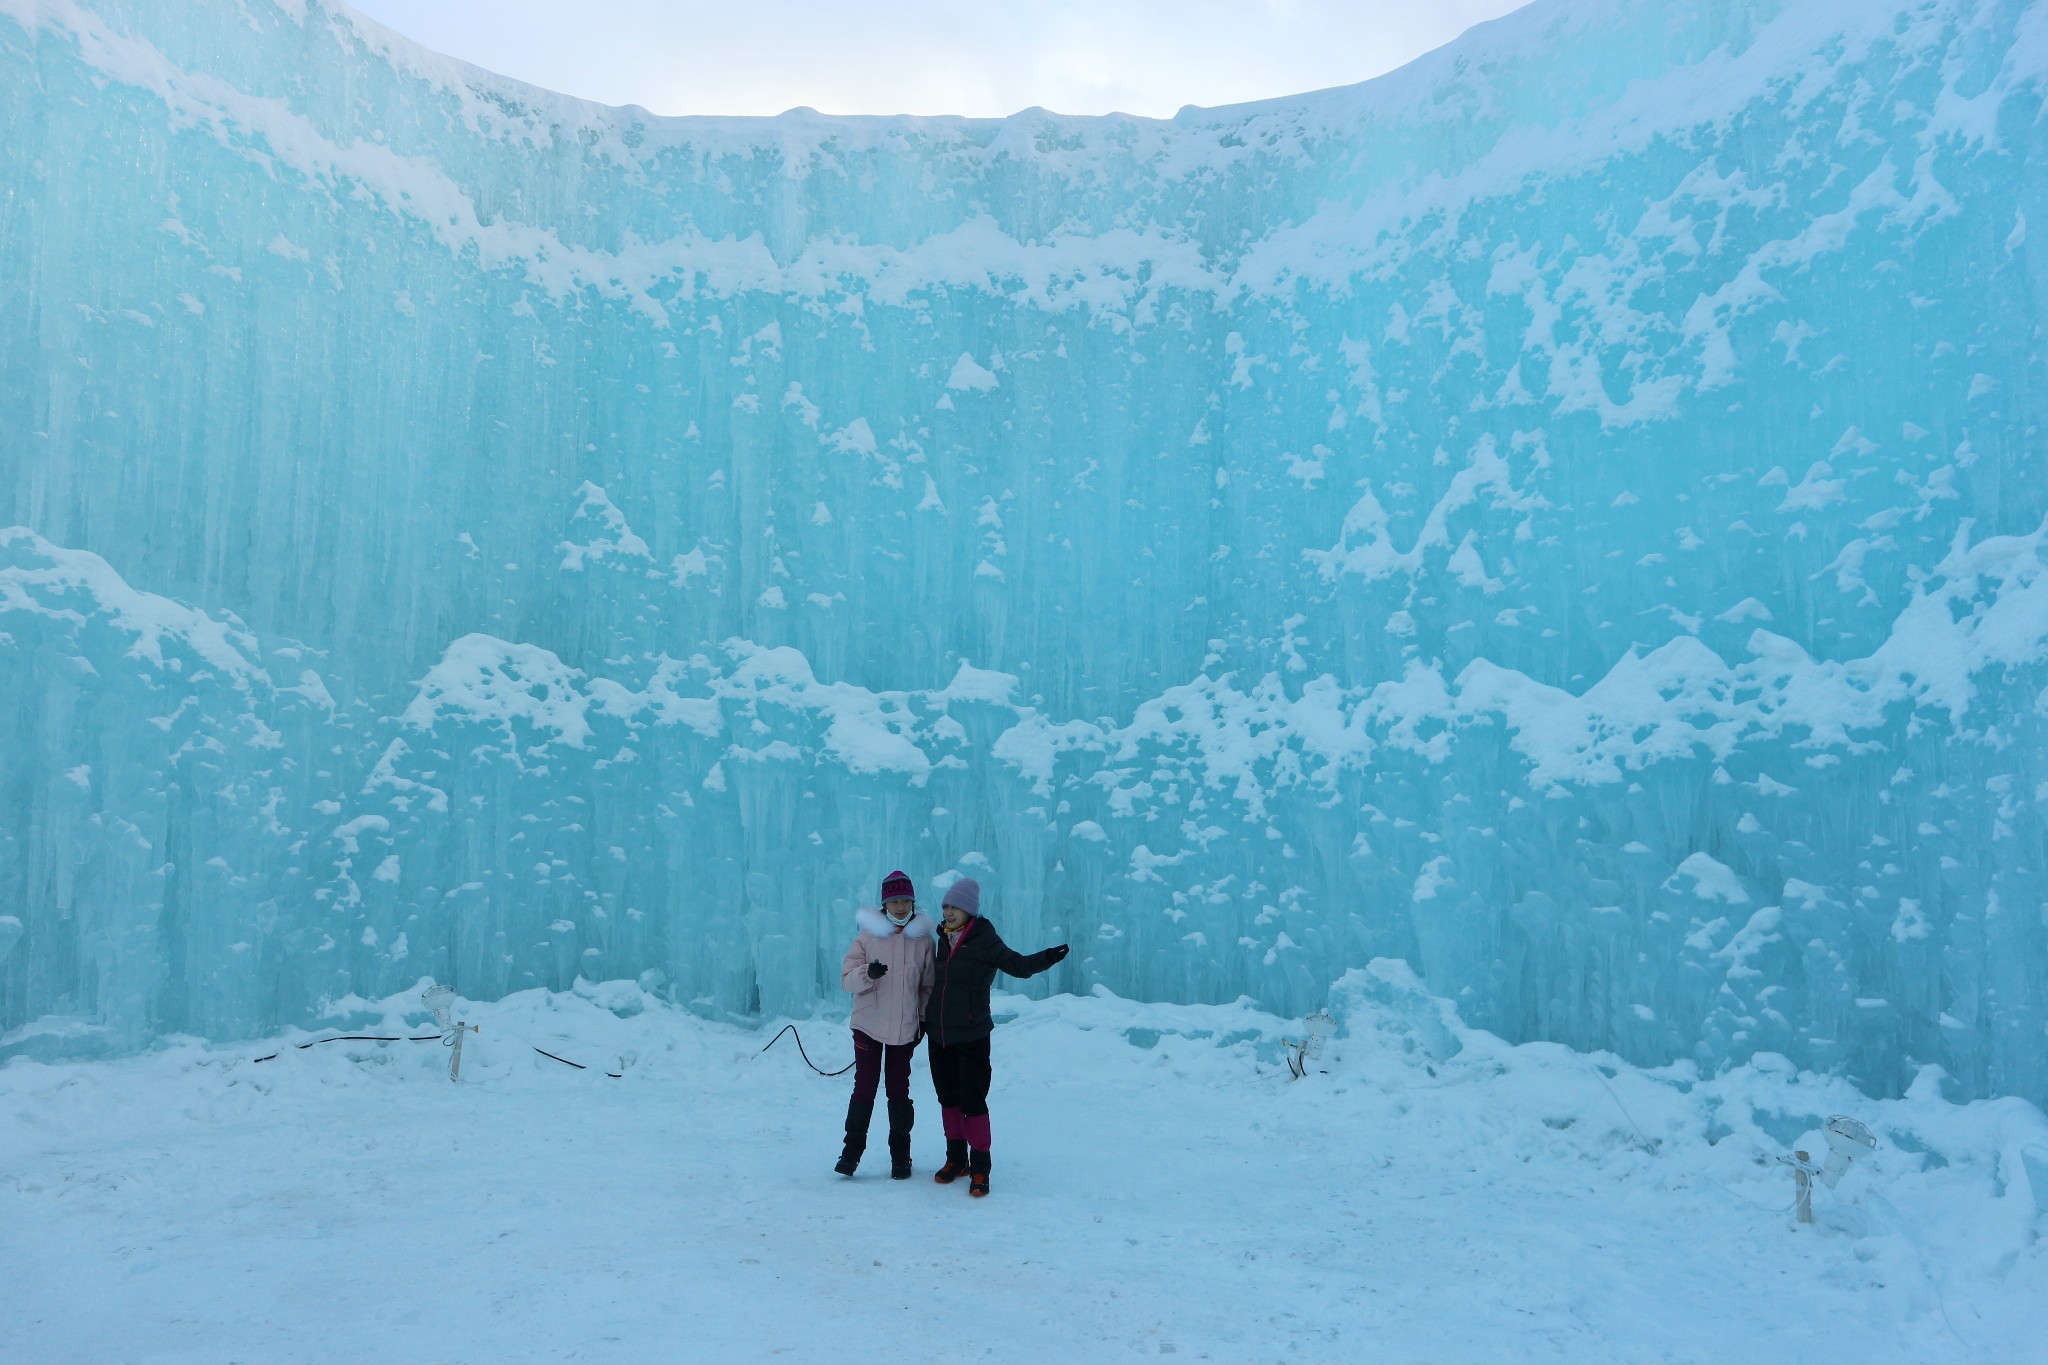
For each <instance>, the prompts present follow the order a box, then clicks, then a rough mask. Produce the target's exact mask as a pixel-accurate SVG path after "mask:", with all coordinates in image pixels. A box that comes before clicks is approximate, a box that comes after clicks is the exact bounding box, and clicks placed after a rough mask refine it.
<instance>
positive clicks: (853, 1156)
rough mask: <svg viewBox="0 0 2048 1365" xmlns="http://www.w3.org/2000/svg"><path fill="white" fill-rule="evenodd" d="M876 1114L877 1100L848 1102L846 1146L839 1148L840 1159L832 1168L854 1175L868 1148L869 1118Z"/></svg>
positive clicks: (842, 1173)
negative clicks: (861, 1157)
mask: <svg viewBox="0 0 2048 1365" xmlns="http://www.w3.org/2000/svg"><path fill="white" fill-rule="evenodd" d="M874 1114H875V1102H874V1101H873V1100H869V1101H868V1102H867V1103H866V1104H862V1103H861V1102H860V1101H859V1100H848V1101H847V1103H846V1146H844V1147H842V1148H841V1149H840V1150H839V1160H838V1161H837V1162H836V1163H834V1165H833V1167H832V1169H833V1170H835V1171H837V1172H839V1174H841V1175H852V1174H853V1173H854V1170H855V1169H856V1168H857V1167H859V1165H860V1154H861V1153H862V1152H865V1151H866V1150H867V1149H868V1120H869V1119H871V1118H873V1117H874Z"/></svg>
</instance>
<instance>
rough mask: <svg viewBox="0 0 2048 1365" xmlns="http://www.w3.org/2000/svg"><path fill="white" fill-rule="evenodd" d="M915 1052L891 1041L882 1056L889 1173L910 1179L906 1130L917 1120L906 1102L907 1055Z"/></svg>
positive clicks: (907, 1097) (894, 1176)
mask: <svg viewBox="0 0 2048 1365" xmlns="http://www.w3.org/2000/svg"><path fill="white" fill-rule="evenodd" d="M916 1051H917V1048H916V1047H915V1046H914V1045H912V1044H910V1043H901V1044H895V1045H892V1046H891V1047H889V1048H888V1050H887V1052H886V1054H885V1055H884V1057H883V1059H882V1071H883V1075H884V1076H885V1077H886V1078H887V1087H888V1094H889V1174H890V1176H891V1177H892V1178H894V1179H896V1180H908V1179H909V1178H910V1129H911V1127H912V1125H913V1124H915V1123H916V1122H917V1110H916V1109H915V1108H914V1107H913V1106H912V1105H911V1103H910V1058H911V1054H913V1053H915V1052H916Z"/></svg>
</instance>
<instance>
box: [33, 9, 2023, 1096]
mask: <svg viewBox="0 0 2048 1365" xmlns="http://www.w3.org/2000/svg"><path fill="white" fill-rule="evenodd" d="M2044 73H2048V6H2044V5H2039V4H2015V3H1968V2H1967V0H1934V2H1933V3H1920V4H1914V5H1910V6H1908V5H1905V4H1893V3H1889V2H1883V3H1865V2H1864V0H1853V2H1852V0H1747V2H1745V0H1641V2H1639V3H1621V0H1576V2H1564V0H1545V2H1544V3H1539V4H1536V5H1533V6H1531V7H1530V8H1528V9H1526V10H1523V11H1521V12H1519V13H1517V14H1515V15H1512V16H1510V17H1508V18H1506V19H1503V20H1501V21H1498V22H1496V23H1493V24H1489V25H1484V26H1482V27H1481V28H1479V29H1476V30H1474V31H1473V32H1472V33H1470V34H1468V35H1467V36H1466V37H1465V38H1463V39H1461V40H1460V41H1459V42H1458V43H1456V44H1453V45H1452V46H1451V47H1449V48H1446V49H1444V50H1442V51H1440V52H1438V53H1435V54H1432V55H1431V56H1430V57H1427V58H1425V59H1423V60H1422V61H1420V62H1417V63H1415V64H1414V65H1412V66H1410V67H1408V68H1405V69H1404V70H1402V71H1400V72H1396V73H1394V74H1393V75H1390V76H1388V77H1385V78H1383V79H1381V80H1377V81H1374V82H1370V83H1368V84H1365V85H1362V86H1358V87H1354V88H1350V89H1344V90H1335V91H1326V92H1321V93H1318V94H1314V95H1305V96H1300V97H1296V98H1291V99H1285V100H1277V101H1272V102H1268V103H1265V104H1260V105H1252V106H1243V107H1237V108H1231V109H1221V110H1195V109H1190V110H1186V111H1183V112H1182V114H1181V115H1179V116H1178V117H1176V118H1175V119H1173V120H1171V121H1167V122H1157V121H1149V120H1143V119H1132V118H1121V117H1112V118H1106V119H1082V118H1067V117H1061V116H1058V115H1053V114H1048V113H1045V112H1043V111H1027V112H1026V113H1023V114H1020V115H1017V116H1016V117H1014V118H1011V119H1007V120H1001V121H973V120H956V119H835V118H827V117H823V116H820V115H817V114H814V113H810V112H808V111H795V112H792V113H790V114H787V115H784V116H782V117H780V118H776V119H769V120H705V119H684V120H666V119H658V118H654V117H652V116H649V115H646V114H644V113H642V112H641V111H637V110H631V109H626V110H613V109H603V108H598V107H594V106H590V105H585V104H581V103H578V102H575V101H572V100H567V99H563V98H561V97H557V96H553V95H549V94H546V93H544V92H540V91H536V90H532V89H530V88H526V87H522V86H519V85H516V84H514V83H512V82H508V81H504V80H501V79H499V78H496V77H493V76H490V75H488V74H485V73H482V72H478V71H475V70H473V69H469V68H466V67H462V66H460V65H459V64H456V63H453V62H449V61H446V60H444V59H441V58H437V57H434V56H432V55H430V54H427V53H424V52H422V51H420V50H419V49H417V48H414V47H411V46H410V45H408V44H406V43H405V42H403V41H402V40H400V39H398V38H396V37H394V36H392V35H390V34H388V33H387V32H385V31H383V30H380V29H378V28H376V27H375V26H374V25H371V24H369V23H367V22H366V21H362V20H359V19H357V18H355V17H353V16H351V15H350V14H348V13H347V12H346V11H344V10H341V9H338V8H336V7H334V6H331V5H326V4H322V3H318V0H304V2H303V3H283V2H282V0H243V3H227V0H213V2H209V3H197V4H191V5H180V6H165V5H160V4H157V3H153V2H150V0H130V2H128V3H122V0H92V2H91V3H83V2H81V0H0V497H4V498H5V499H7V504H6V506H4V507H0V522H4V521H7V520H12V521H14V522H18V523H19V524H20V527H21V529H18V530H15V531H13V532H8V533H6V535H5V536H4V538H0V697H4V698H6V699H7V702H8V704H7V705H6V706H5V707H4V708H0V1029H5V1030H11V1032H7V1033H6V1034H5V1036H4V1038H0V1052H6V1051H19V1050H24V1049H29V1050H34V1049H41V1050H57V1049H69V1050H76V1049H79V1048H84V1047H106V1048H119V1047H133V1046H136V1045H138V1044H140V1043H142V1042H144V1041H146V1040H147V1039H148V1038H150V1037H152V1036H154V1035H156V1034H159V1033H161V1032H164V1031H167V1030H186V1031H192V1032H200V1033H206V1034H210V1035H215V1036H232V1035H234V1034H237V1033H244V1032H251V1031H255V1030H259V1029H265V1028H270V1027H274V1026H275V1025H277V1024H278V1023H280V1022H289V1021H297V1020H300V1019H303V1018H304V1017H305V1016H306V1015H307V1013H308V1012H309V1011H310V1010H312V1009H313V1008H315V1007H316V1006H317V1004H318V1002H319V1001H321V1000H322V999H325V998H330V997H335V996H339V995H342V994H344V993H346V992H348V991H351V990H353V991H357V992H359V993H361V994H363V995H366V996H373V997H374V996H378V995H381V994H384V993H385V992H387V991H389V990H392V989H396V988H397V987H398V986H400V985H403V984H405V983H406V982H409V981H411V980H414V979H416V978H417V977H419V976H421V975H427V974H431V975H434V976H436V977H437V978H439V979H443V980H451V981H453V982H454V983H455V984H456V985H457V986H458V987H459V988H461V989H462V990H464V991H465V992H467V993H469V994H471V995H475V996H490V995H495V994H498V993H501V992H504V991H508V990H512V989H518V988H520V987H524V986H528V985H534V984H543V985H552V986H563V985H567V984H568V983H569V982H570V981H571V980H573V979H574V978H575V977H576V976H578V975H582V976H586V977H593V978H598V977H616V976H632V975H639V974H643V973H649V972H653V973H658V974H659V975H658V977H655V976H650V977H647V978H646V979H647V980H649V981H651V982H652V981H657V980H658V981H659V982H661V983H663V984H664V986H665V987H666V988H667V989H671V990H673V991H674V992H675V994H676V995H677V998H679V999H681V1000H683V1001H686V1002H694V1003H697V1004H698V1005H699V1006H700V1007H701V1008H705V1009H708V1010H713V1011H749V1010H756V1009H759V1010H767V1011H774V1012H780V1011H798V1010H803V1009H807V1008H809V1007H810V1006H811V1005H812V1003H813V1002H814V1001H816V1000H818V999H821V998H824V999H831V998H834V996H835V994H836V961H837V954H838V952H839V950H840V948H841V947H842V946H843V944H842V940H843V939H844V937H845V935H846V933H847V932H848V930H847V924H848V922H849V918H850V915H849V911H850V907H851V905H852V904H853V903H854V902H855V901H857V900H859V899H861V898H864V897H866V896H869V895H871V894H872V891H871V888H872V884H873V883H874V881H875V879H876V878H877V877H878V876H879V874H880V873H881V872H882V871H884V870H886V869H887V867H888V866H891V865H897V864H901V865H905V866H907V867H909V868H910V869H911V871H912V872H913V873H914V874H916V875H917V876H919V878H920V879H921V880H922V881H923V882H924V883H925V884H926V885H927V886H931V885H933V884H934V879H935V878H937V877H938V876H939V875H941V874H943V873H946V872H948V871H967V870H971V871H973V872H975V873H976V875H979V876H981V877H982V879H983V881H984V884H985V885H986V886H987V887H988V888H989V891H990V896H991V902H992V910H993V913H994V914H995V915H996V917H997V918H998V922H999V923H1001V924H1002V925H1003V927H1004V931H1005V933H1006V934H1007V935H1008V936H1010V937H1011V938H1012V939H1013V940H1014V941H1018V942H1021V943H1026V944H1031V943H1036V942H1038V941H1041V940H1050V939H1052V938H1054V937H1060V938H1071V939H1073V940H1074V942H1075V944H1076V951H1075V953H1074V955H1073V956H1072V957H1071V958H1070V959H1069V960H1068V962H1067V963H1066V964H1065V965H1064V966H1062V968H1060V969H1059V970H1058V971H1057V972H1056V973H1054V974H1052V976H1051V978H1050V980H1047V981H1044V982H1043V984H1042V985H1040V986H1038V987H1036V988H1037V989H1085V988H1086V987H1088V986H1089V985H1091V984H1094V983H1101V984H1105V985H1107V986H1110V987H1111V988H1113V989H1115V990H1117V991H1120V992H1124V993H1128V994H1134V995H1142V996H1151V997H1160V998H1172V999H1181V1000H1225V999H1230V998H1232V997H1234V996H1236V995H1239V994H1249V995H1252V996H1254V997H1256V998H1257V999H1258V1000H1259V1001H1260V1003H1261V1004H1263V1005H1265V1006H1266V1007H1269V1008H1272V1009H1274V1010H1277V1011H1279V1012H1282V1013H1293V1012H1298V1011H1301V1010H1305V1009H1308V1008H1311V1007H1313V1006H1314V1005H1316V1004H1318V1003H1320V1001H1321V1000H1322V997H1323V994H1324V992H1325V989H1326V986H1327V984H1328V983H1329V982H1330V981H1332V980H1334V979H1335V978H1336V977H1337V976H1338V975H1340V974H1341V973H1342V972H1343V971H1344V969H1345V968H1347V967H1349V966H1354V965H1358V964H1361V963H1363V962H1365V961H1367V960H1369V959H1370V958H1372V957H1374V956H1400V957H1405V958H1407V959H1409V960H1410V961H1411V962H1413V963H1414V964H1415V965H1416V967H1417V969H1418V970H1419V971H1420V973H1421V974H1422V976H1423V977H1424V979H1425V980H1426V981H1427V982H1428V983H1429V985H1430V986H1431V988H1432V989H1434V990H1437V991H1439V992H1442V993H1444V994H1447V995H1452V996H1455V997H1456V998H1457V999H1458V1000H1459V1003H1460V1007H1461V1010H1462V1011H1463V1012H1464V1015H1465V1017H1466V1018H1468V1019H1469V1020H1471V1021H1473V1022H1474V1023H1476V1024H1479V1025H1482V1026H1484V1027H1487V1028H1491V1029H1496V1030H1498V1031H1500V1032H1502V1033H1504V1034H1507V1035H1508V1036H1510V1037H1515V1038H1529V1037H1547V1038H1556V1039H1561V1040H1564V1041H1567V1042H1571V1043H1575V1044H1579V1045H1598V1046H1605V1047H1611V1048H1614V1049H1615V1050H1617V1051H1619V1052H1621V1053H1622V1054H1624V1055H1626V1056H1629V1057H1631V1058H1632V1059H1635V1060H1638V1061H1643V1062H1662V1061H1666V1060H1669V1059H1671V1058H1673V1057H1680V1056H1693V1057H1696V1058H1698V1059H1699V1061H1700V1062H1701V1063H1702V1064H1703V1065H1706V1066H1708V1067H1714V1066H1718V1065H1721V1064H1724V1063H1727V1062H1730V1061H1738V1060H1740V1059H1742V1058H1745V1057H1747V1056H1749V1055H1751V1054H1753V1053H1755V1052H1757V1051H1760V1050H1762V1051H1776V1052H1782V1053H1785V1054H1787V1055H1788V1056H1790V1057H1792V1058H1794V1059H1795V1060H1796V1061H1798V1062H1800V1063H1801V1064H1804V1065H1811V1066H1816V1067H1821V1068H1826V1069H1830V1070H1836V1071H1840V1072H1842V1073H1843V1074H1846V1075H1848V1076H1850V1077H1852V1078H1854V1079H1855V1080H1856V1081H1857V1082H1858V1083H1860V1084H1863V1085H1865V1086H1867V1087H1869V1088H1871V1089H1874V1090H1892V1091H1895V1090H1897V1089H1898V1088H1899V1087H1900V1086H1901V1085H1902V1084H1904V1083H1905V1081H1907V1080H1909V1079H1910V1078H1911V1076H1912V1075H1913V1074H1914V1067H1915V1066H1917V1065H1918V1064H1921V1063H1926V1062H1938V1063H1940V1064H1942V1065H1943V1066H1945V1067H1946V1068H1947V1069H1948V1070H1949V1072H1950V1073H1951V1074H1952V1075H1953V1076H1954V1078H1955V1082H1956V1086H1957V1088H1958V1091H1959V1092H1960V1093H1967V1094H1982V1093H1990V1092H2012V1093H2021V1094H2026V1095H2028V1096H2030V1097H2033V1098H2035V1099H2037V1100H2039V1099H2042V1098H2044V1097H2048V1040H2044V1029H2048V927H2044V922H2043V921H2044V915H2048V903H2044V898H2043V893H2042V891H2041V885H2042V875H2041V874H2042V871H2043V868H2044V865H2048V863H2044V859H2048V850H2044V849H2043V846H2042V840H2043V825H2042V802H2043V801H2048V786H2044V784H2048V772H2044V771H2042V769H2043V767H2044V764H2043V761H2042V734H2041V731H2042V726H2043V724H2044V719H2048V699H2044V698H2048V580H2044V576H2043V555H2042V550H2043V545H2042V535H2043V527H2044V521H2048V477H2044V474H2043V469H2042V464H2041V450H2042V441H2041V437H2040V433H2039V430H2038V427H2037V423H2038V420H2039V418H2038V416H2037V415H2036V414H2037V412H2038V408H2039V401H2040V398H2041V395H2042V385H2043V373H2042V365H2041V359H2040V354H2039V345H2040V344H2039V341H2038V330H2037V329H2038V327H2039V324H2040V318H2041V312H2042V301H2043V293H2042V289H2043V283H2044V280H2043V273H2042V270H2041V269H2040V268H2039V267H2038V266H2036V265H2035V264H2034V261H2035V259H2036V255H2035V253H2034V252H2033V251H2032V250H2031V248H2030V246H2029V223H2030V222H2032V223H2035V224H2044V223H2048V204H2043V203H2042V202H2041V201H2042V198H2043V190H2044V187H2048V176H2044V173H2043V171H2042V164H2043V162H2042V155H2041V153H2042V145H2041V137H2042V133H2041V123H2040V117H2039V116H2040V113H2041V105H2042V93H2043V88H2044V87H2043V75H2044ZM10 921H12V922H13V923H10Z"/></svg>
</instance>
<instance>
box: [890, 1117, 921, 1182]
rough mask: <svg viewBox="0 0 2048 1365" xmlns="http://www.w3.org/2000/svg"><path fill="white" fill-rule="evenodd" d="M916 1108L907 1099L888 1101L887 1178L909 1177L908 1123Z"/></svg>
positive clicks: (915, 1119) (912, 1121) (913, 1119)
mask: <svg viewBox="0 0 2048 1365" xmlns="http://www.w3.org/2000/svg"><path fill="white" fill-rule="evenodd" d="M916 1121H917V1109H916V1107H915V1106H914V1105H913V1104H912V1103H911V1102H910V1101H909V1100H890V1101H889V1178H890V1179H891V1180H908V1179H910V1125H911V1124H913V1123H915V1122H916Z"/></svg>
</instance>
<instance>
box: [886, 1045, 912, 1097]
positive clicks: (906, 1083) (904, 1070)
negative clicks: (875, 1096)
mask: <svg viewBox="0 0 2048 1365" xmlns="http://www.w3.org/2000/svg"><path fill="white" fill-rule="evenodd" d="M916 1053H917V1048H916V1047H915V1046H913V1045H912V1044H910V1043H892V1044H890V1045H889V1047H888V1048H886V1049H885V1050H884V1053H883V1057H882V1074H883V1077H884V1080H885V1082H886V1086H887V1090H888V1094H889V1101H890V1103H892V1104H893V1103H895V1102H896V1101H897V1100H908V1099H909V1098H910V1059H911V1058H912V1057H913V1056H915V1055H916Z"/></svg>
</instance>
